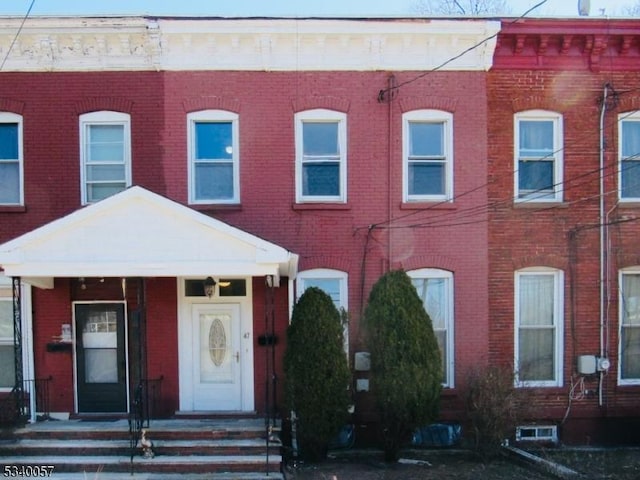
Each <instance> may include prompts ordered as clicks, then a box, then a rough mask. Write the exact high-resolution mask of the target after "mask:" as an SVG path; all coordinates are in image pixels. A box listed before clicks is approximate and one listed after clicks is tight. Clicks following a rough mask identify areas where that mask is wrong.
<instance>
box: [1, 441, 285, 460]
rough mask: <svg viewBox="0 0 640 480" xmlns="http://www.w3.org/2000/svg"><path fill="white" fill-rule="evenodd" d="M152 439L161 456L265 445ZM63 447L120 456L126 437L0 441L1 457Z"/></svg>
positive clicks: (248, 450)
mask: <svg viewBox="0 0 640 480" xmlns="http://www.w3.org/2000/svg"><path fill="white" fill-rule="evenodd" d="M152 440H153V451H154V453H155V454H156V455H157V456H160V455H213V454H217V455H265V454H266V452H267V444H266V442H265V441H264V440H262V439H259V438H254V439H238V440H233V439H228V440H155V439H152ZM280 446H281V444H280V442H269V446H268V447H269V454H270V455H277V454H279V453H280ZM62 450H64V451H65V454H67V455H73V456H81V455H93V456H106V455H121V456H129V455H130V454H131V451H130V443H129V440H128V439H127V440H102V439H99V440H93V439H83V440H78V439H72V440H61V439H53V440H52V439H49V438H45V439H34V438H28V439H19V440H17V441H12V442H6V441H0V456H7V455H15V454H16V453H19V454H20V455H25V456H33V455H40V456H42V455H57V454H59V453H60V451H62Z"/></svg>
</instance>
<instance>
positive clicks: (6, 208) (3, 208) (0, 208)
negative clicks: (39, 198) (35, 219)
mask: <svg viewBox="0 0 640 480" xmlns="http://www.w3.org/2000/svg"><path fill="white" fill-rule="evenodd" d="M26 211H27V207H26V206H25V205H0V213H24V212H26Z"/></svg>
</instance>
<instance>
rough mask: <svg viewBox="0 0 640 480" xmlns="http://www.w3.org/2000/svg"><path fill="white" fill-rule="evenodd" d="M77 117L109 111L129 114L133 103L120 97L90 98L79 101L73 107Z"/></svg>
mask: <svg viewBox="0 0 640 480" xmlns="http://www.w3.org/2000/svg"><path fill="white" fill-rule="evenodd" d="M75 108H76V113H78V115H80V114H83V113H90V112H99V111H110V112H121V113H129V114H130V113H131V111H132V110H133V101H132V100H128V99H126V98H121V97H92V98H85V99H83V100H80V101H79V102H77V103H76V105H75Z"/></svg>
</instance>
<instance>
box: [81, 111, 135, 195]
mask: <svg viewBox="0 0 640 480" xmlns="http://www.w3.org/2000/svg"><path fill="white" fill-rule="evenodd" d="M94 125H122V127H123V137H124V138H123V142H124V146H123V150H124V152H123V156H124V158H123V159H122V163H123V164H124V178H123V179H122V182H123V183H124V186H123V190H124V189H126V188H128V187H130V186H131V116H130V115H129V114H128V113H121V112H112V111H108V110H101V111H97V112H90V113H84V114H82V115H80V191H81V195H82V205H88V204H90V203H95V202H96V201H99V200H90V199H89V198H88V188H87V183H88V182H89V180H88V178H87V166H88V164H87V162H88V159H89V156H88V152H87V148H88V146H89V145H88V143H87V142H88V140H89V135H88V131H89V128H90V127H91V126H94Z"/></svg>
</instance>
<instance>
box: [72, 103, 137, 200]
mask: <svg viewBox="0 0 640 480" xmlns="http://www.w3.org/2000/svg"><path fill="white" fill-rule="evenodd" d="M80 163H81V169H80V181H81V186H80V188H81V192H82V204H83V205H86V204H88V203H93V202H97V201H99V200H102V199H104V198H107V197H110V196H111V195H113V194H115V193H118V192H121V191H122V190H124V189H125V188H127V187H129V186H131V119H130V116H129V115H128V114H126V113H120V112H110V111H100V112H91V113H85V114H83V115H80Z"/></svg>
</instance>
